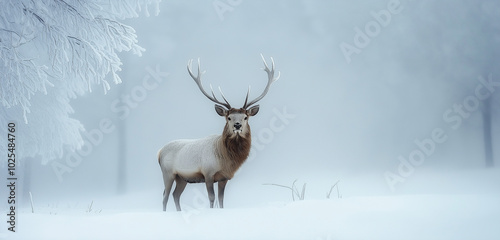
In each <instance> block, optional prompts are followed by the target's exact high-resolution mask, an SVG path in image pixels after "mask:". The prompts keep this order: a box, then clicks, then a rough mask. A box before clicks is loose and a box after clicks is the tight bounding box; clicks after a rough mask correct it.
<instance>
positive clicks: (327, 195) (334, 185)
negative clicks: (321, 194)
mask: <svg viewBox="0 0 500 240" xmlns="http://www.w3.org/2000/svg"><path fill="white" fill-rule="evenodd" d="M339 182H340V180H338V181H337V182H336V183H335V184H333V185H332V187H331V188H330V191H329V192H327V193H326V198H327V199H330V195H331V194H332V191H333V189H334V188H335V187H336V188H337V198H342V195H340V191H339Z"/></svg>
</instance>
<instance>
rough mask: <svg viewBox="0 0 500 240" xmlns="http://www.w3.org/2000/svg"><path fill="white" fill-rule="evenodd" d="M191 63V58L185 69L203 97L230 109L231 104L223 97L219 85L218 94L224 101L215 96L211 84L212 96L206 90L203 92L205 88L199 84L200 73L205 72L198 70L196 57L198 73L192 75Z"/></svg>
mask: <svg viewBox="0 0 500 240" xmlns="http://www.w3.org/2000/svg"><path fill="white" fill-rule="evenodd" d="M192 63H193V59H191V60H189V62H188V65H187V70H188V72H189V75H191V77H192V78H193V80H194V81H195V82H196V85H198V88H200V91H201V92H202V93H203V95H205V97H207V98H208V99H210V101H212V102H214V103H216V104H219V105H222V106H224V107H226V108H227V109H231V105H230V104H229V102H228V101H227V99H226V97H224V94H223V93H222V90H221V89H220V87H219V91H220V94H221V95H222V98H223V99H224V102H225V103H223V102H221V101H219V100H218V99H217V97H215V94H214V89H213V88H212V85H210V90H211V91H212V96H210V95H209V94H208V93H207V92H205V89H203V85H202V84H201V75H202V74H203V73H205V72H204V71H203V72H201V71H200V59H199V58H198V75H196V77H195V76H194V74H193V71H191V65H192Z"/></svg>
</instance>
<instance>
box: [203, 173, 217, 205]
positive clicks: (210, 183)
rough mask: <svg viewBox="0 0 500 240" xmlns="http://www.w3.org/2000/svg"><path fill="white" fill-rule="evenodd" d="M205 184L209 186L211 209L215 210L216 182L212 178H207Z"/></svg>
mask: <svg viewBox="0 0 500 240" xmlns="http://www.w3.org/2000/svg"><path fill="white" fill-rule="evenodd" d="M205 184H206V185H207V192H208V200H210V208H214V201H215V192H214V180H213V179H212V178H205Z"/></svg>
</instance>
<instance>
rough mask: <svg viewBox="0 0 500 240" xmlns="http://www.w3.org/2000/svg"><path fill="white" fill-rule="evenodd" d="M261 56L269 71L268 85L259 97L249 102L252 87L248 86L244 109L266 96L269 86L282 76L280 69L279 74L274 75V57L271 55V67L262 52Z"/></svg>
mask: <svg viewBox="0 0 500 240" xmlns="http://www.w3.org/2000/svg"><path fill="white" fill-rule="evenodd" d="M260 56H261V57H262V61H263V62H264V71H266V72H267V86H266V88H265V89H264V92H263V93H262V94H261V95H260V96H259V97H257V98H256V99H254V100H252V101H250V102H249V103H248V94H250V87H248V92H247V97H246V98H245V104H244V105H243V108H244V109H248V108H249V107H250V106H252V105H254V104H256V103H257V102H258V101H260V100H261V99H262V98H263V97H264V96H266V94H267V92H268V91H269V87H271V84H272V83H273V82H275V81H276V80H278V79H279V78H280V72H279V71H278V76H277V77H274V59H273V58H272V57H271V69H269V66H267V63H266V60H265V59H264V56H262V54H261V55H260Z"/></svg>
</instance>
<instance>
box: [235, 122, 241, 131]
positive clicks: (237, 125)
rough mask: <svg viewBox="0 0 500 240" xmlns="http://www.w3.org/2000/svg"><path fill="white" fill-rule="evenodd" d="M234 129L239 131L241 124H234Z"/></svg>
mask: <svg viewBox="0 0 500 240" xmlns="http://www.w3.org/2000/svg"><path fill="white" fill-rule="evenodd" d="M234 128H236V130H239V129H240V128H241V123H238V122H237V123H235V124H234Z"/></svg>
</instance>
